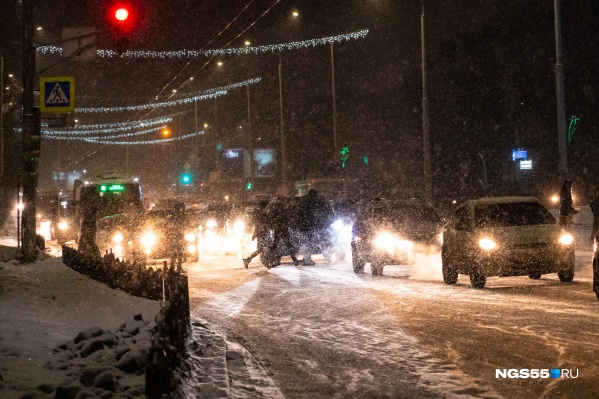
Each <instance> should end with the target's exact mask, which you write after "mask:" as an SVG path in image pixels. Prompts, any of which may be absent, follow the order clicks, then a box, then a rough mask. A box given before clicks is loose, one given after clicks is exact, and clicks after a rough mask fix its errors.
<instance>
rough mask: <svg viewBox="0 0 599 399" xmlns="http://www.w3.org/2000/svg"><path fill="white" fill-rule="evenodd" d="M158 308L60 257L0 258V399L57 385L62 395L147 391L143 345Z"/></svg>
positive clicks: (52, 390) (38, 393) (49, 393)
mask: <svg viewBox="0 0 599 399" xmlns="http://www.w3.org/2000/svg"><path fill="white" fill-rule="evenodd" d="M5 250H6V249H5ZM158 310H159V304H158V302H156V301H150V300H148V299H143V298H137V297H133V296H131V295H128V294H126V293H124V292H121V291H118V290H112V289H110V288H109V287H107V286H105V285H103V284H101V283H98V282H96V281H93V280H91V279H89V278H87V277H85V276H82V275H80V274H78V273H76V272H75V271H73V270H71V269H69V268H67V267H66V266H65V265H64V264H63V263H62V259H61V258H55V257H51V258H48V259H46V260H44V261H41V262H36V263H33V264H28V265H27V264H23V265H21V264H18V262H17V261H9V262H4V263H2V262H0V397H2V398H7V399H8V398H22V397H31V398H38V397H40V398H44V397H52V398H54V397H55V396H56V397H59V395H58V394H57V389H58V392H59V393H60V392H62V393H61V395H62V396H61V397H75V396H77V395H79V396H77V397H108V396H111V395H112V393H113V392H126V393H127V394H128V395H129V397H144V382H145V381H144V376H143V374H142V373H143V370H144V367H145V355H144V351H145V350H146V349H147V348H148V346H149V337H150V331H149V330H150V329H151V328H152V326H153V320H154V316H155V315H156V313H157V312H158ZM109 392H110V394H109ZM86 394H87V395H86Z"/></svg>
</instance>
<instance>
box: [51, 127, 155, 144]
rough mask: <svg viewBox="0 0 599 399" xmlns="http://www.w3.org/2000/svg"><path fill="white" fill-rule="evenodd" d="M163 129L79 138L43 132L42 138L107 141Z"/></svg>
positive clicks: (78, 136)
mask: <svg viewBox="0 0 599 399" xmlns="http://www.w3.org/2000/svg"><path fill="white" fill-rule="evenodd" d="M164 128H166V125H162V126H158V127H153V128H151V129H146V130H140V131H138V132H130V133H121V134H113V135H102V136H80V135H77V136H72V135H68V134H66V135H65V134H54V133H56V132H54V131H48V130H43V131H42V135H43V137H44V138H55V137H56V138H61V139H67V140H82V141H87V140H90V139H95V140H100V139H102V140H107V139H117V138H122V137H133V136H141V135H144V134H148V133H153V132H157V131H159V130H161V129H164Z"/></svg>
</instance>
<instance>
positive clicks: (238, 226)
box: [233, 220, 245, 231]
mask: <svg viewBox="0 0 599 399" xmlns="http://www.w3.org/2000/svg"><path fill="white" fill-rule="evenodd" d="M233 229H234V230H235V231H243V230H245V223H244V222H243V220H236V221H235V223H233Z"/></svg>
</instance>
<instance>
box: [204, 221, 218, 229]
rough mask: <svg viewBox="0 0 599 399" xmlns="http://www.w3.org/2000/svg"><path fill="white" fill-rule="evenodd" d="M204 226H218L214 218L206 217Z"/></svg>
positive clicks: (211, 227) (210, 227)
mask: <svg viewBox="0 0 599 399" xmlns="http://www.w3.org/2000/svg"><path fill="white" fill-rule="evenodd" d="M206 227H208V228H209V229H213V228H215V227H218V223H217V222H216V220H214V219H208V220H207V221H206Z"/></svg>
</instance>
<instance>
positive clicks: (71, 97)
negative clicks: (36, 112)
mask: <svg viewBox="0 0 599 399" xmlns="http://www.w3.org/2000/svg"><path fill="white" fill-rule="evenodd" d="M74 110H75V78H74V77H72V76H67V77H64V76H63V77H57V76H44V77H41V78H40V111H41V112H44V113H65V112H73V111H74Z"/></svg>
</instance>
